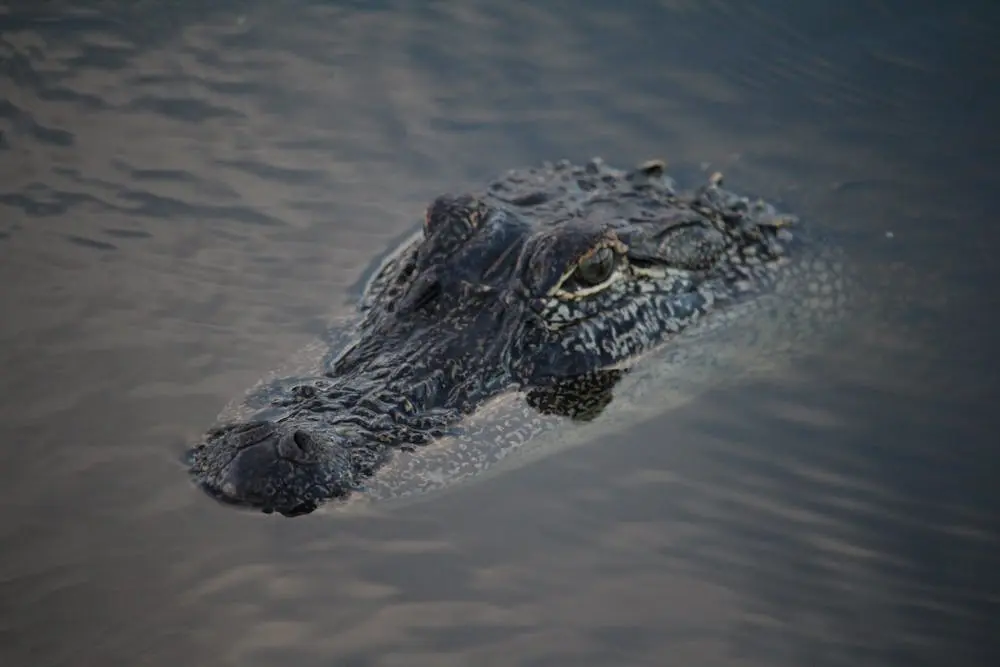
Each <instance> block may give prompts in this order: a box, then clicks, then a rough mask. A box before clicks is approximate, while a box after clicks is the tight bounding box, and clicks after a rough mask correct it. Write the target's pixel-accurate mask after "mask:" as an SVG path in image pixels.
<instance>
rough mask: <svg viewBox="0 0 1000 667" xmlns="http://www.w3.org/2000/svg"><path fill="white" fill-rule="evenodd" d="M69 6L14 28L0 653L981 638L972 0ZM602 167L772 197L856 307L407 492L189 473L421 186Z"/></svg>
mask: <svg viewBox="0 0 1000 667" xmlns="http://www.w3.org/2000/svg"><path fill="white" fill-rule="evenodd" d="M70 4H71V3H58V4H55V5H50V8H49V9H46V10H41V9H34V10H28V9H7V10H6V11H5V13H3V14H0V63H2V67H0V74H2V76H3V77H4V78H3V79H2V81H3V83H2V85H3V90H4V95H3V96H2V99H0V132H2V140H0V168H2V169H3V177H2V179H0V183H2V186H0V207H2V211H3V215H2V216H0V284H2V285H4V286H5V287H4V288H3V289H0V307H2V311H0V312H3V313H4V317H3V318H2V325H0V367H2V368H3V369H4V370H3V373H0V392H2V396H3V397H4V399H5V400H3V401H2V402H0V424H2V429H3V433H4V435H5V436H6V437H5V438H4V441H5V442H6V443H7V446H5V447H3V448H0V470H3V471H5V472H4V474H3V487H4V496H3V497H4V506H5V507H6V508H8V520H7V521H6V522H4V524H3V526H2V527H0V544H2V554H3V555H2V556H0V581H2V582H3V583H2V586H3V592H2V595H0V600H2V602H0V605H2V606H0V628H2V630H3V632H4V641H3V642H2V644H0V646H2V649H0V662H2V663H3V664H4V665H8V664H10V665H43V664H74V665H81V664H102V665H103V664H117V663H121V664H149V665H158V664H178V663H180V664H277V663H281V664H285V663H289V664H297V665H310V664H330V663H331V661H334V660H336V661H337V664H359V665H361V664H379V665H389V664H406V665H420V664H433V665H442V664H463V665H465V664H470V663H480V664H530V665H542V664H602V665H603V664H609V663H615V664H618V663H625V664H645V663H649V664H663V661H664V660H665V659H668V661H669V662H670V663H671V664H766V665H774V664H816V665H825V664H851V665H858V664H881V665H884V664H913V665H917V664H944V663H947V664H963V665H971V664H988V663H987V662H986V657H987V652H988V650H989V648H988V646H987V644H986V641H985V640H986V638H987V637H988V636H989V635H988V630H989V616H988V615H987V614H986V613H985V612H986V611H987V610H988V608H989V606H988V605H989V604H990V603H991V601H992V602H993V603H995V600H996V591H997V590H998V589H1000V587H998V585H997V576H996V574H995V572H994V568H992V567H990V566H989V563H988V560H987V559H988V557H989V556H990V555H991V554H992V553H995V551H996V546H997V545H996V542H997V538H996V533H995V532H994V530H993V528H992V524H993V523H994V522H991V521H990V519H992V518H993V517H995V514H996V507H997V496H996V493H995V491H994V490H993V489H994V487H995V484H993V481H992V479H991V477H990V475H989V470H990V469H991V467H990V464H991V463H994V460H993V459H994V458H995V457H994V456H993V455H992V452H991V449H990V448H989V444H990V443H992V441H993V438H992V437H991V433H992V429H991V428H990V426H992V425H994V424H995V422H996V418H995V417H993V411H990V410H988V409H987V407H986V406H987V405H988V400H989V396H990V389H992V388H993V384H994V380H993V378H995V377H996V374H995V373H993V372H992V371H994V370H995V369H996V364H995V361H994V356H992V355H988V354H985V350H987V349H988V347H987V344H986V343H987V341H990V340H992V337H993V336H995V329H994V328H993V325H992V324H991V323H990V319H989V318H988V317H986V316H985V315H984V313H985V312H988V311H984V309H983V308H982V306H981V305H982V304H983V303H990V301H989V297H984V296H983V295H981V294H980V291H981V290H979V289H978V288H979V286H980V285H988V284H990V279H991V278H992V279H995V277H996V276H995V274H996V268H995V264H994V263H993V261H992V252H993V250H992V249H993V248H995V247H996V246H995V244H993V243H992V241H993V240H995V237H996V232H995V231H994V230H995V229H996V227H995V225H993V224H992V222H993V221H992V218H991V217H990V216H989V214H990V212H991V211H993V210H995V204H996V203H997V195H996V193H995V192H994V191H993V190H992V189H989V188H988V187H984V186H987V185H988V184H989V181H988V180H987V179H988V178H989V177H990V174H991V173H992V171H991V170H990V169H989V167H990V165H989V163H987V161H986V160H987V152H986V146H985V140H984V137H985V136H987V134H988V132H987V130H988V129H989V127H990V119H992V118H993V117H994V116H995V115H996V111H997V99H996V95H995V93H994V92H992V91H993V90H995V84H996V74H995V73H994V72H993V71H992V70H990V69H989V68H987V67H986V65H985V64H986V63H988V62H990V59H989V55H990V54H991V53H992V51H989V50H987V49H992V44H993V40H992V39H990V38H989V37H990V35H991V32H995V28H996V27H997V20H996V18H994V17H990V16H988V15H987V14H986V13H985V10H984V9H983V8H989V7H990V6H989V5H986V4H985V3H978V4H975V3H968V4H965V5H963V6H962V7H957V8H951V9H949V8H946V6H945V5H944V4H943V3H932V2H921V3H901V2H880V3H862V2H853V3H842V4H840V5H838V6H837V8H836V9H834V8H832V7H833V6H832V5H831V6H830V7H829V8H824V7H808V6H807V5H805V4H797V3H781V2H768V3H759V4H758V5H757V6H756V7H755V8H749V7H745V6H743V5H740V4H738V3H729V2H724V1H721V0H718V1H715V2H704V3H684V2H672V3H653V2H646V3H636V4H635V5H630V6H629V7H628V8H625V7H624V6H623V7H614V8H612V7H610V6H607V7H606V6H604V5H601V4H599V3H589V5H587V6H583V5H573V6H572V7H571V6H570V5H568V4H567V3H558V2H551V3H541V4H538V3H535V4H533V5H531V6H527V5H513V4H507V5H504V4H501V3H488V2H479V3H468V4H462V5H447V4H437V5H427V6H424V5H420V4H407V3H380V4H376V5H369V6H361V5H358V6H351V5H349V4H340V5H337V6H332V5H329V4H325V3H316V4H309V3H305V2H284V3H280V4H268V5H251V4H247V3H229V4H226V5H217V6H216V9H212V10H199V9H179V8H177V7H176V6H169V7H168V6H166V5H162V6H161V5H160V4H155V3H145V4H144V6H143V7H142V8H141V10H140V9H132V10H120V9H115V8H113V7H112V6H111V5H108V4H102V3H93V4H91V5H89V6H90V7H96V8H98V9H90V10H75V11H71V9H70ZM938 5H940V6H938ZM55 7H59V9H58V10H56V9H55ZM43 11H44V13H42V12H43ZM991 13H993V14H995V12H992V11H991ZM57 17H62V18H61V19H59V20H53V19H55V18H57ZM594 154H600V155H603V156H604V157H606V158H607V159H608V160H609V161H613V162H616V163H631V162H635V161H637V160H640V159H644V158H647V157H652V156H661V155H662V156H665V157H667V158H668V159H669V161H670V162H671V164H672V165H673V166H674V167H675V169H676V171H677V173H678V174H679V175H680V176H681V177H682V178H687V179H694V178H700V177H701V176H703V174H701V170H702V168H710V169H716V168H721V169H722V170H723V171H725V172H726V174H727V177H728V180H729V182H730V183H732V184H733V185H734V187H736V185H737V184H738V185H739V187H740V189H745V190H749V191H753V192H759V193H761V194H763V195H765V196H767V197H768V198H772V199H777V200H782V201H783V202H785V204H786V205H787V207H788V208H791V209H792V210H794V211H795V212H796V213H799V214H801V215H803V216H804V217H807V218H808V219H809V220H811V221H814V223H815V224H817V225H819V226H822V227H825V228H826V229H829V230H830V231H831V232H833V233H835V234H836V235H837V237H838V238H839V239H843V242H844V244H845V245H846V246H847V249H848V250H849V251H850V252H851V253H852V256H853V257H855V258H856V261H857V263H858V265H859V266H860V267H861V268H862V270H863V271H864V275H865V276H866V277H867V283H866V284H867V286H868V287H869V288H870V289H871V290H872V293H873V294H876V295H877V297H878V298H877V301H878V303H880V304H881V305H880V306H879V307H880V309H881V315H882V316H883V317H881V319H880V320H879V322H878V325H877V326H875V325H874V323H873V326H872V327H871V329H870V331H867V334H866V335H865V336H864V337H863V338H862V339H861V340H858V341H856V343H855V345H854V346H852V347H851V348H849V349H836V350H827V351H825V352H824V353H823V354H819V355H817V356H816V358H811V359H809V360H807V361H806V362H803V363H802V364H798V365H796V366H794V367H793V368H788V369H784V370H783V371H782V372H781V373H780V374H776V375H773V376H769V377H761V378H757V379H755V380H753V381H752V382H749V383H742V384H740V385H738V386H732V387H720V388H719V389H718V390H717V391H713V392H710V393H708V394H707V395H706V396H704V397H702V398H701V399H699V400H698V401H696V402H694V403H693V404H690V405H688V406H686V407H684V408H683V409H681V410H678V411H675V412H671V413H669V414H667V415H664V416H663V417H662V418H660V419H658V420H656V421H655V422H651V423H648V424H644V425H640V426H637V427H636V428H635V429H634V430H633V431H631V432H629V433H624V434H621V435H620V436H618V437H616V438H609V439H608V440H607V441H605V442H602V443H599V444H597V445H594V446H588V447H584V448H580V449H577V450H573V451H572V452H570V453H568V454H564V455H561V456H558V457H554V458H552V459H549V460H545V461H543V462H541V463H539V464H537V465H535V466H532V467H529V468H525V469H523V470H521V471H518V473H517V474H512V475H509V476H505V477H501V478H497V479H495V480H492V481H490V482H488V483H484V484H482V485H479V486H475V487H470V488H469V489H467V490H465V491H463V492H462V493H456V494H453V495H449V496H444V497H442V498H440V499H439V500H434V501H429V502H428V503H425V504H421V505H415V506H412V507H408V508H405V509H401V510H400V511H398V512H392V513H386V514H382V515H377V516H365V517H354V518H351V517H348V518H343V519H335V518H331V517H330V516H318V517H309V518H304V519H300V520H296V521H268V520H263V519H262V518H260V517H257V516H254V515H248V514H243V513H237V512H232V511H229V510H227V509H225V508H220V507H217V506H215V505H213V504H211V503H209V502H208V501H207V500H206V499H205V498H204V497H202V496H201V495H199V494H198V493H197V492H195V491H194V490H193V489H191V488H190V486H189V485H188V483H187V480H186V478H185V476H184V475H183V470H182V469H181V468H180V466H179V465H178V463H177V460H176V459H177V455H178V452H180V451H181V450H182V449H183V445H184V444H185V443H186V442H187V441H189V440H190V439H191V438H192V437H194V436H195V435H197V433H198V432H199V431H200V430H201V429H202V428H204V427H205V426H206V425H208V424H209V423H211V421H212V419H213V418H214V416H215V414H216V413H217V411H218V410H219V408H221V407H222V405H223V404H225V402H226V401H227V400H229V399H230V398H231V397H232V396H234V395H237V394H238V393H240V392H241V391H242V390H243V389H244V388H246V387H247V386H249V385H250V384H252V383H253V382H254V381H255V380H256V379H257V378H258V377H260V376H261V375H262V374H264V373H265V372H267V371H268V370H270V369H272V368H274V367H276V366H279V365H280V364H282V363H283V362H284V361H285V360H286V359H287V358H288V357H289V356H290V355H291V354H293V353H294V352H295V351H296V350H297V349H299V348H300V347H301V346H302V345H303V344H304V343H306V342H307V341H309V340H310V339H311V337H312V336H314V335H315V334H317V333H318V332H320V331H321V330H322V328H323V326H324V323H325V322H326V321H327V320H328V318H329V317H331V316H333V315H336V314H337V313H341V312H343V311H344V310H345V309H346V308H349V307H350V294H349V288H350V286H351V285H353V284H354V282H355V281H356V280H357V278H358V275H359V272H360V271H361V270H362V268H363V267H364V266H365V265H366V264H367V262H368V260H369V259H370V258H371V257H372V256H374V255H375V254H376V253H377V252H379V251H380V250H381V249H382V248H383V247H384V245H385V244H386V243H388V242H389V240H390V239H393V238H396V237H397V236H398V235H399V234H400V233H401V232H402V231H404V230H405V229H406V228H407V227H408V226H410V225H412V224H413V221H414V220H415V219H416V217H417V216H418V215H419V212H420V211H421V210H422V207H423V205H424V203H425V202H426V201H427V200H428V199H429V198H430V197H431V196H433V195H435V194H437V193H438V192H440V191H443V190H452V191H454V190H459V189H461V188H463V187H468V186H470V185H474V184H478V183H480V182H481V181H482V180H483V179H485V178H487V177H489V176H492V175H493V174H495V173H497V172H499V171H501V170H503V169H505V168H507V167H509V166H513V165H517V164H524V163H526V162H535V161H538V160H541V159H549V158H557V157H564V156H565V157H570V158H574V159H584V158H587V157H590V156H591V155H594ZM702 163H705V164H702ZM956 230H966V231H969V232H971V233H966V234H961V233H956ZM887 233H888V234H887ZM984 318H985V319H984ZM991 596H992V597H991ZM980 660H982V662H980Z"/></svg>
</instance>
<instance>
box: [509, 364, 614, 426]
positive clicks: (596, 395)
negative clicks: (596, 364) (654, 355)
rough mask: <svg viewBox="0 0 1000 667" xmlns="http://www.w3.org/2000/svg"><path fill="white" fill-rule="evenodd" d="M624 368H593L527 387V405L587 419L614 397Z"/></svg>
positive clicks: (579, 420) (580, 419)
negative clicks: (595, 369) (587, 371)
mask: <svg viewBox="0 0 1000 667" xmlns="http://www.w3.org/2000/svg"><path fill="white" fill-rule="evenodd" d="M625 373H626V371H624V370H620V369H612V370H606V371H595V372H593V373H588V374H586V375H581V376H578V377H574V378H567V379H564V380H559V381H558V382H556V383H555V384H552V385H548V386H545V387H539V388H536V389H531V390H529V391H528V394H527V396H526V400H527V402H528V405H530V406H531V407H533V408H534V409H536V410H538V411H539V412H540V413H542V414H543V415H559V416H562V417H569V418H570V419H572V420H573V421H578V422H589V421H591V420H593V419H595V418H597V417H598V416H599V415H600V414H601V413H602V412H604V408H606V407H608V405H609V404H610V403H611V399H612V398H614V393H613V390H614V387H615V385H616V384H618V382H619V381H620V380H621V379H622V377H624V375H625Z"/></svg>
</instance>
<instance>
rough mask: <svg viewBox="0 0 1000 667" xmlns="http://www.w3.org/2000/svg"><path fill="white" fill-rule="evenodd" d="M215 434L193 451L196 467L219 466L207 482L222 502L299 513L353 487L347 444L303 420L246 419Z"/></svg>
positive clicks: (307, 510)
mask: <svg viewBox="0 0 1000 667" xmlns="http://www.w3.org/2000/svg"><path fill="white" fill-rule="evenodd" d="M211 439H213V440H215V442H211V441H210V442H209V443H206V446H203V447H201V448H198V449H196V450H195V451H194V452H193V467H196V468H197V467H201V468H204V469H208V470H215V471H217V472H216V474H215V475H213V476H212V477H211V478H209V479H206V480H205V482H204V483H203V487H205V488H206V490H207V491H209V492H210V493H211V495H213V496H214V497H215V498H216V499H217V500H219V501H221V502H223V503H226V504H231V505H240V506H249V507H254V508H257V509H260V510H263V511H264V512H268V513H270V512H278V513H280V514H284V515H286V516H294V515H298V514H306V513H308V512H311V511H313V510H314V509H316V506H317V505H318V503H319V501H320V500H322V499H325V498H330V497H343V496H346V495H347V494H348V493H349V492H350V491H351V490H352V489H353V488H354V483H353V474H352V470H351V466H350V460H349V457H348V450H347V448H346V447H345V446H344V445H343V444H341V443H338V442H335V441H333V440H331V439H330V437H328V436H322V435H318V434H316V433H313V432H310V431H308V430H306V429H304V428H302V427H301V426H285V425H283V424H281V423H278V422H272V421H258V422H247V423H243V424H236V425H231V426H229V427H227V428H226V429H222V430H220V431H218V432H216V433H215V434H213V436H212V438H211ZM221 456H225V457H226V459H227V460H221V461H220V457H221ZM220 464H221V465H220ZM303 491H305V492H304V493H303Z"/></svg>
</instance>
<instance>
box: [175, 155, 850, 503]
mask: <svg viewBox="0 0 1000 667" xmlns="http://www.w3.org/2000/svg"><path fill="white" fill-rule="evenodd" d="M800 228H801V225H800V223H799V221H798V219H797V218H796V217H794V216H791V215H786V214H781V213H779V212H778V211H777V209H776V208H775V207H774V206H773V205H772V204H770V203H767V202H765V201H763V200H760V199H752V198H749V197H746V196H741V195H738V194H736V193H734V192H731V191H729V190H727V189H725V188H724V187H723V184H722V177H721V175H720V174H714V175H713V176H712V177H711V178H709V179H708V180H707V182H706V183H705V184H703V185H701V186H699V187H697V188H694V189H691V190H684V191H682V190H680V189H679V188H678V187H677V185H676V182H675V181H674V179H673V178H671V177H670V176H669V175H668V174H667V172H666V169H665V163H664V162H663V161H660V160H653V161H649V162H646V163H643V164H641V165H639V166H638V167H636V168H633V169H617V168H613V167H611V166H609V165H607V164H605V163H604V162H603V161H602V160H600V159H599V158H594V159H592V160H590V161H588V162H586V163H585V164H574V163H571V162H569V161H566V160H562V161H560V162H557V163H554V164H553V163H545V164H543V165H540V166H533V167H524V168H519V169H514V170H510V171H508V172H507V173H506V174H504V175H503V176H501V177H499V178H497V179H495V180H493V181H492V182H490V183H488V184H487V186H486V187H485V188H483V189H481V190H479V191H475V192H471V193H468V194H460V195H441V196H439V197H437V198H436V199H434V200H433V202H432V203H431V204H430V205H429V206H428V207H427V209H426V212H425V216H424V220H423V223H422V225H421V228H420V229H419V230H417V231H416V232H415V233H414V234H413V235H411V237H410V238H408V239H406V240H405V241H404V242H403V243H402V244H401V245H400V246H399V247H398V248H397V249H396V250H395V251H394V252H392V253H390V254H389V255H388V256H387V257H386V258H385V259H384V260H383V261H382V262H381V264H380V265H378V267H377V268H376V269H375V270H374V272H373V274H372V277H371V278H370V279H369V280H368V282H367V285H366V287H365V289H364V292H363V294H362V296H361V298H360V301H359V303H358V308H357V313H356V318H355V321H354V322H353V323H352V324H351V326H350V327H348V328H347V329H346V333H345V334H344V336H345V340H344V342H343V344H336V345H335V344H334V343H330V346H331V347H330V349H329V352H328V354H327V357H326V359H325V360H324V361H323V362H322V364H321V367H320V368H318V369H317V371H316V372H315V373H314V374H311V375H302V376H293V377H286V378H280V379H278V380H276V381H274V382H271V383H269V384H267V385H266V386H265V387H264V388H263V389H261V390H259V391H258V392H257V394H256V397H257V398H256V400H257V401H258V403H257V405H256V407H257V408H258V409H257V410H256V411H250V413H248V414H245V415H244V416H242V417H241V418H239V419H236V420H232V421H229V422H225V423H222V422H218V423H221V424H222V425H219V426H216V427H213V428H212V429H211V430H209V431H208V432H207V433H206V434H205V435H204V437H202V438H201V439H200V441H199V442H198V444H197V445H195V446H194V447H193V448H191V449H190V450H189V452H188V457H187V461H188V465H189V472H190V474H191V476H192V478H193V480H194V481H195V483H196V484H197V485H198V486H200V487H201V488H202V489H203V490H204V491H205V492H207V493H208V494H209V495H210V496H211V497H213V498H215V499H216V500H218V501H220V502H222V503H225V504H229V505H235V506H241V507H246V508H253V509H256V510H259V511H263V512H265V513H269V514H270V513H273V512H277V513H279V514H282V515H285V516H298V515H302V514H307V513H309V512H312V511H314V510H315V509H317V508H318V507H319V506H321V505H323V504H326V503H329V502H330V501H345V502H346V501H348V500H349V499H352V498H356V497H358V496H368V497H372V498H375V499H378V498H388V497H393V496H401V495H405V494H407V493H422V492H424V491H426V490H428V489H433V488H443V487H447V486H449V485H452V484H457V483H458V482H459V481H462V480H465V479H468V478H470V477H475V476H477V475H481V474H483V473H484V472H486V471H488V470H490V469H491V468H494V467H497V466H498V465H499V464H500V463H501V462H502V461H503V460H504V459H505V458H509V455H511V454H512V453H515V452H517V451H518V450H520V449H524V448H525V445H526V444H527V443H529V442H531V441H532V440H534V439H536V438H538V437H540V436H541V435H542V433H543V432H545V431H546V430H551V428H550V427H551V426H552V425H553V424H558V423H565V422H567V421H568V422H575V423H587V422H591V421H594V420H596V419H597V418H598V417H600V415H601V414H602V413H603V411H604V410H605V409H606V408H607V406H608V405H609V404H610V403H611V402H612V399H613V398H618V397H617V396H616V392H617V389H616V387H618V385H619V384H620V383H621V382H622V381H623V379H624V378H626V377H629V376H631V375H635V376H636V377H645V378H646V379H645V381H644V383H640V385H641V386H644V387H645V391H646V392H647V395H648V397H651V399H652V400H653V401H654V402H655V401H656V400H657V395H658V394H657V392H658V391H660V389H658V388H657V386H656V385H655V384H652V385H650V382H651V379H655V377H656V376H657V375H660V376H662V375H663V374H664V373H666V374H668V375H669V370H668V371H664V370H663V369H659V370H657V371H655V372H654V370H651V368H652V367H651V366H650V364H649V362H647V361H646V360H645V359H646V358H647V357H649V355H653V354H661V356H663V355H664V354H665V355H666V356H663V359H667V360H671V359H672V360H673V363H674V364H675V365H676V363H677V361H678V358H679V357H678V355H682V356H683V355H685V354H687V355H689V354H690V350H691V349H692V348H695V349H697V348H696V346H697V344H698V341H699V340H702V339H704V338H705V337H707V336H709V335H710V334H711V333H712V332H719V331H722V332H726V331H736V332H746V331H752V332H753V334H752V335H754V336H755V337H756V338H767V337H768V336H773V337H775V338H777V339H779V340H776V341H775V342H776V343H780V342H781V340H780V339H786V341H791V340H792V339H793V338H795V336H796V335H797V334H796V333H795V332H794V331H790V330H789V327H794V326H797V325H796V322H799V323H800V325H801V323H802V322H804V321H805V320H806V319H807V318H804V317H803V316H802V313H808V314H809V318H810V319H809V321H810V322H813V323H815V324H816V326H815V327H813V331H818V330H820V329H821V328H822V326H823V325H822V324H820V321H821V320H822V319H823V317H826V316H828V315H829V316H831V317H832V316H834V314H835V313H836V312H837V311H838V310H839V309H841V308H842V306H843V303H844V298H845V297H844V285H843V280H842V275H841V273H842V272H841V268H842V267H841V265H840V263H839V262H838V261H837V260H836V259H832V260H831V259H829V258H824V257H823V256H822V253H818V252H816V248H815V247H812V248H810V246H809V245H808V243H807V241H806V240H805V239H806V235H804V234H802V233H800V231H799V230H800ZM786 302H787V303H788V304H792V303H794V304H796V305H797V307H798V310H797V311H795V313H798V314H795V313H792V311H791V310H788V311H787V312H788V313H792V314H791V315H788V314H787V313H786V314H785V315H782V311H781V310H780V309H781V308H782V307H783V304H785V303H786ZM754 318H756V320H755V319H754ZM769 319H770V320H773V324H774V326H773V327H771V328H770V329H767V330H766V331H764V332H763V333H761V326H760V323H761V322H766V321H769ZM754 322H757V324H756V325H754V324H753V323H754ZM684 341H687V342H686V344H685V343H684ZM723 349H724V348H721V347H718V346H717V347H716V348H715V351H714V352H708V353H706V354H704V355H703V357H704V359H703V361H705V362H707V363H709V364H710V363H713V362H714V361H715V358H716V357H719V358H721V357H722V356H724V355H722V354H721V350H723ZM776 349H777V348H776ZM685 350H687V351H686V352H685ZM749 352H750V355H749V356H751V357H752V356H753V355H754V354H755V352H754V350H753V349H750V350H749ZM671 355H673V356H671ZM661 361H662V359H661ZM640 385H635V386H636V387H638V386H640ZM637 391H638V390H637Z"/></svg>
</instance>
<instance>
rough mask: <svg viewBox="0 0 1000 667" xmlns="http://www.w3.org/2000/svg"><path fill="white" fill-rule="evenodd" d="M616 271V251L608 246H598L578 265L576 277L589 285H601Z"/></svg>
mask: <svg viewBox="0 0 1000 667" xmlns="http://www.w3.org/2000/svg"><path fill="white" fill-rule="evenodd" d="M614 271H615V251H614V250H612V249H611V248H608V247H607V246H605V247H603V248H598V249H597V250H595V251H594V252H593V253H591V254H590V255H588V256H587V257H584V258H583V259H582V260H580V263H579V264H577V266H576V272H575V273H576V277H577V278H578V279H579V280H580V282H582V283H586V284H587V285H600V284H601V283H603V282H605V281H606V280H607V279H608V278H610V277H611V274H612V273H614Z"/></svg>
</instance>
